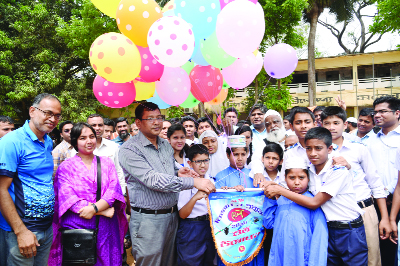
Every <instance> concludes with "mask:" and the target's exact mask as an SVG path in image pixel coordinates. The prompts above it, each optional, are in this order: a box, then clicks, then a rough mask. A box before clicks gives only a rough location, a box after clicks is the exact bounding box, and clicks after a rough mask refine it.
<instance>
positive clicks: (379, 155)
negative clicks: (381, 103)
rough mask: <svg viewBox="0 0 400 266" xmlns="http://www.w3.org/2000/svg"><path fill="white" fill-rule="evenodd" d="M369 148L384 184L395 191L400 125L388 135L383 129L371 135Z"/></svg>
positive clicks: (390, 191) (389, 190) (391, 190)
mask: <svg viewBox="0 0 400 266" xmlns="http://www.w3.org/2000/svg"><path fill="white" fill-rule="evenodd" d="M369 141H370V144H369V145H368V149H369V151H370V153H371V156H372V159H373V161H374V162H375V165H376V166H377V169H378V174H379V176H380V177H381V179H382V183H383V185H384V186H385V187H386V189H387V190H388V192H389V193H393V192H394V189H395V188H396V184H397V177H398V171H397V169H396V168H395V161H396V150H397V148H399V147H400V126H398V127H397V128H396V129H394V130H392V131H390V132H389V133H388V134H387V135H385V134H383V132H382V130H381V131H379V132H378V134H376V135H373V136H371V137H370V140H369Z"/></svg>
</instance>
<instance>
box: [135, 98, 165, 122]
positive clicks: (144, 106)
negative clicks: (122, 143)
mask: <svg viewBox="0 0 400 266" xmlns="http://www.w3.org/2000/svg"><path fill="white" fill-rule="evenodd" d="M155 110H159V111H160V108H158V105H157V104H155V103H152V102H145V103H140V104H139V105H138V107H136V109H135V116H136V118H137V119H139V120H142V118H143V113H144V111H155Z"/></svg>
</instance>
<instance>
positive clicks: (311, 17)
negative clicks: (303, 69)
mask: <svg viewBox="0 0 400 266" xmlns="http://www.w3.org/2000/svg"><path fill="white" fill-rule="evenodd" d="M351 7H352V0H309V7H308V8H307V9H305V10H304V17H305V19H306V21H307V22H309V23H310V32H309V35H308V101H309V104H310V106H315V105H316V83H315V36H316V32H317V22H318V18H319V16H320V15H321V13H322V11H323V10H324V9H325V8H329V12H331V13H332V14H334V15H335V16H336V20H337V21H345V20H348V19H349V18H351V11H350V9H351Z"/></svg>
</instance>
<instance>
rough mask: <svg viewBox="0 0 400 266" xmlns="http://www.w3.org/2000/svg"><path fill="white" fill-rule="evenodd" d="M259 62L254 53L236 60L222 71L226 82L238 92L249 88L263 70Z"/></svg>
mask: <svg viewBox="0 0 400 266" xmlns="http://www.w3.org/2000/svg"><path fill="white" fill-rule="evenodd" d="M257 61H258V60H257V58H256V57H255V56H254V54H253V53H250V54H249V55H247V56H246V57H243V58H239V59H236V61H235V62H233V64H232V65H230V66H228V67H226V68H224V69H222V75H223V76H224V80H225V81H226V83H228V84H229V85H230V86H231V87H232V88H234V89H237V90H238V89H243V88H245V87H247V86H249V85H250V84H251V83H252V82H253V80H254V78H255V77H256V76H257V74H258V73H259V72H260V70H261V68H260V67H259V65H260V63H259V62H257Z"/></svg>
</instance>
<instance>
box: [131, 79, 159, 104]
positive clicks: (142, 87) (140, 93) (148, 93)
mask: <svg viewBox="0 0 400 266" xmlns="http://www.w3.org/2000/svg"><path fill="white" fill-rule="evenodd" d="M133 82H134V84H135V87H136V101H143V100H147V99H148V98H150V97H153V95H154V92H155V91H156V83H155V82H151V83H146V82H140V81H137V80H134V81H133Z"/></svg>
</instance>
